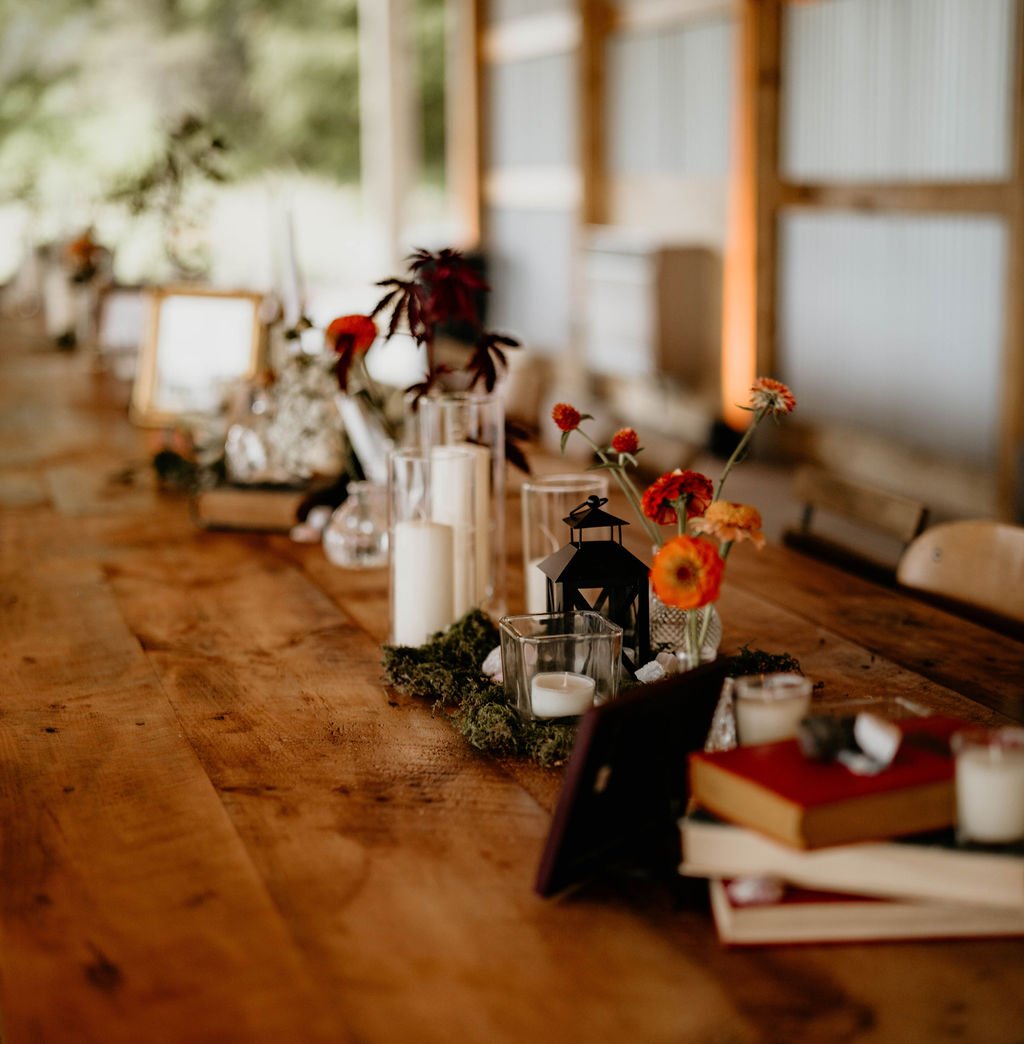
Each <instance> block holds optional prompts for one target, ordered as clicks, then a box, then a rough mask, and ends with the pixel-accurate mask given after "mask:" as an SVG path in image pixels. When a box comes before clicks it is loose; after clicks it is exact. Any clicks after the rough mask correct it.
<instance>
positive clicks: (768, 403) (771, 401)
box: [750, 377, 796, 413]
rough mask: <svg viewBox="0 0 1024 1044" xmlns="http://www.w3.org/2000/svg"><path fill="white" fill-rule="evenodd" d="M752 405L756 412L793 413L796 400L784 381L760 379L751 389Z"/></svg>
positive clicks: (768, 378) (767, 378)
mask: <svg viewBox="0 0 1024 1044" xmlns="http://www.w3.org/2000/svg"><path fill="white" fill-rule="evenodd" d="M750 404H751V407H752V408H753V409H754V410H764V411H765V412H766V413H792V412H793V411H794V410H795V409H796V398H795V396H794V395H793V393H792V392H791V391H790V390H789V389H788V388H787V387H786V386H785V385H784V384H783V383H782V381H777V380H775V379H774V378H773V377H758V378H757V380H756V381H754V386H753V387H752V388H751V389H750Z"/></svg>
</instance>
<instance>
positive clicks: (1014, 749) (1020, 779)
mask: <svg viewBox="0 0 1024 1044" xmlns="http://www.w3.org/2000/svg"><path fill="white" fill-rule="evenodd" d="M1005 731H1007V732H1014V733H1019V735H1020V741H1018V743H1017V744H1013V743H1003V742H1000V740H999V738H998V736H999V733H998V731H997V732H996V733H995V735H994V736H993V737H992V738H991V739H989V738H981V739H975V738H972V737H971V735H970V734H967V735H966V736H965V737H960V736H957V737H956V739H957V740H961V739H962V742H958V743H957V744H956V745H955V749H956V810H957V832H958V835H959V836H960V837H961V838H963V839H965V840H969V841H980V842H982V843H987V844H1006V843H1009V842H1012V841H1021V840H1024V730H1020V729H1012V730H1005ZM982 736H983V737H984V736H985V734H982Z"/></svg>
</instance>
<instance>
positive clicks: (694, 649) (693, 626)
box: [686, 609, 700, 667]
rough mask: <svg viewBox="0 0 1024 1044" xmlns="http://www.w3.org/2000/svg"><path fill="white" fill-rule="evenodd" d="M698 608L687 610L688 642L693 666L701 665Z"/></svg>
mask: <svg viewBox="0 0 1024 1044" xmlns="http://www.w3.org/2000/svg"><path fill="white" fill-rule="evenodd" d="M698 612H699V610H697V609H687V610H686V644H687V645H688V646H689V649H690V656H692V657H693V666H694V667H699V666H700V639H699V638H698V636H697V613H698Z"/></svg>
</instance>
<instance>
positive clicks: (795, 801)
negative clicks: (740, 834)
mask: <svg viewBox="0 0 1024 1044" xmlns="http://www.w3.org/2000/svg"><path fill="white" fill-rule="evenodd" d="M900 727H901V728H902V730H903V740H902V742H901V744H900V749H899V751H898V752H897V754H896V758H895V760H894V761H893V763H892V765H890V766H889V767H888V768H887V769H885V770H884V771H882V772H880V773H878V774H877V775H875V776H855V775H854V774H853V773H852V772H850V771H849V770H848V769H847V768H845V767H844V766H843V765H841V764H838V763H836V762H818V761H811V760H809V759H807V758H805V757H804V756H803V754H802V753H801V751H800V747H799V745H798V744H797V742H796V740H783V741H781V742H779V743H766V744H764V745H762V746H756V747H737V748H736V749H735V750H727V751H717V752H715V753H710V754H709V753H703V752H700V753H695V754H691V755H690V791H691V794H692V797H693V798H694V800H695V801H696V802H697V803H698V804H699V805H702V806H703V807H704V808H706V809H708V810H709V811H711V812H713V813H715V814H716V815H718V816H720V817H721V818H723V819H727V820H729V821H731V822H733V823H738V824H740V825H741V826H748V827H751V828H753V829H754V830H760V831H761V832H762V833H765V834H768V835H769V836H771V837H774V838H776V839H778V840H779V841H784V842H786V843H787V844H791V845H795V846H797V847H799V848H820V847H823V846H825V845H838V844H845V843H848V842H852V841H868V840H875V839H879V838H886V837H897V836H899V835H901V834H914V833H922V832H924V831H926V830H938V829H940V828H942V827H947V826H949V825H950V824H951V823H952V822H953V815H954V808H955V800H954V789H953V758H952V756H951V755H950V752H949V738H950V736H951V735H952V734H953V733H954V732H955V731H956V730H957V729H960V728H963V727H964V722H962V721H958V720H957V719H954V718H945V717H927V718H916V719H909V720H907V721H904V722H901V723H900Z"/></svg>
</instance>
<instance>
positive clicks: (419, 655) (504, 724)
mask: <svg viewBox="0 0 1024 1044" xmlns="http://www.w3.org/2000/svg"><path fill="white" fill-rule="evenodd" d="M498 640H499V638H498V629H497V627H495V626H494V624H493V623H492V622H491V620H490V619H489V618H488V616H487V615H486V614H485V613H482V612H481V611H480V610H479V609H474V610H473V611H472V612H470V613H467V614H466V615H465V616H464V617H463V618H462V619H461V620H459V621H457V622H456V623H454V624H452V626H451V627H449V628H448V630H447V631H443V632H441V633H439V634H436V635H434V637H433V638H431V639H430V641H429V642H427V644H426V645H424V646H422V647H420V648H418V649H414V648H410V647H408V646H404V645H385V646H384V674H385V676H386V678H387V680H388V683H389V684H390V685H391V686H392V687H393V688H395V689H396V690H397V691H398V692H400V693H403V694H404V695H406V696H414V697H416V698H417V699H421V700H432V701H433V706H434V711H435V712H436V713H443V714H445V715H446V716H447V717H448V720H449V721H450V722H451V723H452V725H454V726H455V728H456V729H458V731H459V732H460V733H462V735H463V736H464V737H465V739H466V742H468V743H469V744H470V745H471V746H473V747H476V749H477V750H482V751H485V752H486V753H488V754H494V755H495V756H499V757H507V756H519V757H527V758H529V759H530V760H531V761H535V762H536V763H537V764H538V765H543V766H547V767H549V766H553V765H559V764H561V763H562V762H563V761H565V759H566V758H567V757H568V756H569V752H570V751H571V750H572V744H573V740H574V739H575V738H576V729H575V727H574V726H572V725H561V724H555V723H552V722H544V721H527V720H525V719H524V718H522V717H521V716H520V714H519V711H518V710H516V708H515V707H513V706H512V705H511V704H510V703H509V702H508V700H507V698H506V696H505V687H504V686H503V685H499V684H497V683H496V682H493V681H491V679H490V678H487V677H485V676H484V675H483V674H482V673H481V671H480V665H481V664H482V663H483V662H484V660H485V659H486V658H487V655H488V653H490V652H491V650H492V649H493V648H494V647H495V646H496V645H497V644H498Z"/></svg>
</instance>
